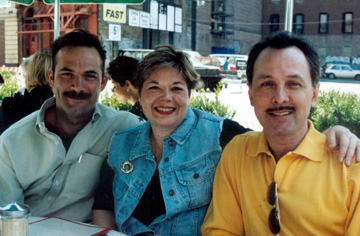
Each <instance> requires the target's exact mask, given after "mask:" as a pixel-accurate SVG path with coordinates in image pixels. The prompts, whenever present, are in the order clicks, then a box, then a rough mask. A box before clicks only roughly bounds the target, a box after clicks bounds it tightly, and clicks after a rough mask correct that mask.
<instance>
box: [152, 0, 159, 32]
mask: <svg viewBox="0 0 360 236" xmlns="http://www.w3.org/2000/svg"><path fill="white" fill-rule="evenodd" d="M158 14H159V4H158V2H156V1H151V2H150V28H151V29H158V27H159V24H158V20H159V17H158Z"/></svg>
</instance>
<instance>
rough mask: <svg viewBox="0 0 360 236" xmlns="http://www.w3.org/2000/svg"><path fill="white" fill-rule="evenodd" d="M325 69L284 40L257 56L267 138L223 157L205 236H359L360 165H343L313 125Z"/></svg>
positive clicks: (255, 94)
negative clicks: (312, 108)
mask: <svg viewBox="0 0 360 236" xmlns="http://www.w3.org/2000/svg"><path fill="white" fill-rule="evenodd" d="M319 68H320V63H319V57H318V54H317V53H316V51H315V49H314V48H313V47H312V46H311V45H310V44H309V43H307V42H306V41H305V40H303V39H301V38H298V37H296V36H293V35H290V34H288V33H285V32H279V33H277V34H275V35H271V36H269V37H267V38H266V39H265V40H264V41H262V42H260V43H258V44H256V45H255V46H254V47H253V48H252V49H251V51H250V54H249V59H248V66H247V78H248V86H249V98H250V102H251V105H252V106H254V110H255V114H256V116H257V118H258V120H259V122H260V124H261V125H262V126H263V131H262V132H248V133H246V134H244V135H239V136H237V137H235V138H234V139H232V141H231V142H230V143H229V144H228V145H227V146H226V148H225V150H224V151H223V155H222V158H221V159H220V162H219V165H218V167H217V170H216V174H215V179H214V187H213V199H212V202H211V204H210V206H209V209H208V212H207V215H206V217H205V220H204V224H203V225H202V235H221V236H226V235H272V234H279V233H280V235H360V227H359V221H360V205H359V204H360V164H359V163H357V164H355V163H353V164H352V165H351V166H347V165H345V164H343V163H340V162H339V161H338V160H337V155H338V151H334V150H330V149H329V148H328V144H327V142H326V137H325V136H324V135H323V134H321V133H320V132H318V131H316V130H315V128H314V126H313V124H312V122H311V121H309V120H307V117H308V115H309V112H310V108H311V107H313V106H314V105H315V103H316V101H317V98H318V93H319V86H320V85H319V79H320V71H319ZM357 145H359V141H358V144H357Z"/></svg>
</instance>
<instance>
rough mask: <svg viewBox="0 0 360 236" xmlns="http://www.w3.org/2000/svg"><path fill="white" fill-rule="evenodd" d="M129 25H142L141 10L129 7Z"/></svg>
mask: <svg viewBox="0 0 360 236" xmlns="http://www.w3.org/2000/svg"><path fill="white" fill-rule="evenodd" d="M129 25H130V26H134V27H139V26H140V12H138V11H135V10H131V9H129Z"/></svg>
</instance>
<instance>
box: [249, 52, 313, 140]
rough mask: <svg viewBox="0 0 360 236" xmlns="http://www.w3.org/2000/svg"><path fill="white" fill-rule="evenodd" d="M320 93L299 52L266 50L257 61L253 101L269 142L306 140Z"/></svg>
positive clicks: (252, 94)
mask: <svg viewBox="0 0 360 236" xmlns="http://www.w3.org/2000/svg"><path fill="white" fill-rule="evenodd" d="M318 92H319V84H317V86H316V88H315V89H314V88H313V86H312V82H311V76H310V68H309V64H308V62H307V60H306V58H305V56H304V54H303V53H302V51H301V50H299V49H298V48H296V47H289V48H284V49H274V48H266V49H264V50H263V51H262V52H261V53H260V54H259V56H258V58H257V59H256V61H255V65H254V74H253V81H252V84H251V88H249V97H250V102H251V105H252V106H254V109H255V114H256V116H257V118H258V120H259V122H260V124H261V125H262V126H263V128H264V132H265V135H266V137H267V138H270V137H272V136H284V137H296V135H299V137H300V136H302V137H303V136H304V135H305V134H306V132H307V130H308V125H307V117H308V115H309V112H310V108H311V107H312V106H314V105H315V103H316V101H317V97H318ZM293 135H295V136H293ZM302 137H301V138H302Z"/></svg>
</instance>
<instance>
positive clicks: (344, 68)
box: [341, 66, 351, 71]
mask: <svg viewBox="0 0 360 236" xmlns="http://www.w3.org/2000/svg"><path fill="white" fill-rule="evenodd" d="M341 70H344V71H351V69H350V68H349V67H347V66H342V67H341Z"/></svg>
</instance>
